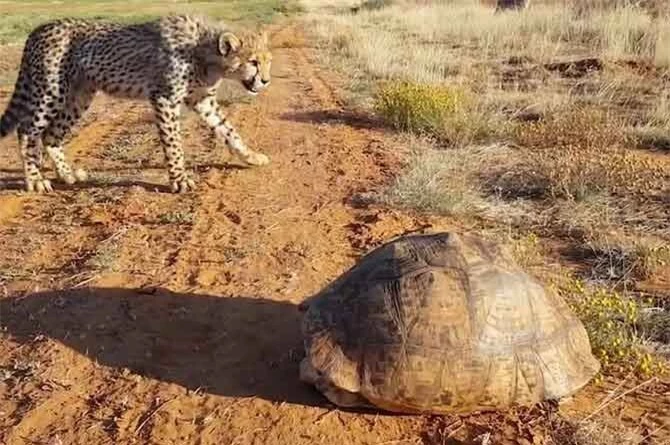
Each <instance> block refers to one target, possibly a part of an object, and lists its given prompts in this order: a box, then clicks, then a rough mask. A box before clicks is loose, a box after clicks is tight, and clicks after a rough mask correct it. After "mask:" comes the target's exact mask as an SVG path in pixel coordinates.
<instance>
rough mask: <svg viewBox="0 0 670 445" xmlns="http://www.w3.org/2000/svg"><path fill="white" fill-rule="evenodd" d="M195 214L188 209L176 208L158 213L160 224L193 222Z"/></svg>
mask: <svg viewBox="0 0 670 445" xmlns="http://www.w3.org/2000/svg"><path fill="white" fill-rule="evenodd" d="M194 219H195V216H194V215H193V212H191V211H190V210H177V211H174V212H168V213H163V214H161V215H158V222H159V223H160V224H193V220H194Z"/></svg>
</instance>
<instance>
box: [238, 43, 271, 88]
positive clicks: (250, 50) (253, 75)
mask: <svg viewBox="0 0 670 445" xmlns="http://www.w3.org/2000/svg"><path fill="white" fill-rule="evenodd" d="M239 54H240V67H239V69H238V70H237V72H236V75H237V77H238V79H239V80H240V82H242V85H244V88H245V89H246V90H247V92H248V93H249V94H252V95H256V94H258V93H259V92H260V91H262V90H263V89H265V88H267V87H268V85H270V68H271V64H272V53H271V52H270V49H269V47H268V36H267V33H265V32H261V33H259V34H256V35H251V36H242V48H241V50H240V52H239Z"/></svg>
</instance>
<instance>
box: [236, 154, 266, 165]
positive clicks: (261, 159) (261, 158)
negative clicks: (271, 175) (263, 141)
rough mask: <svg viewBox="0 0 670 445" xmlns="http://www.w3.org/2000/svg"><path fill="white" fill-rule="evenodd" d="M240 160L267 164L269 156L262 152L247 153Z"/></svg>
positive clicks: (254, 163) (252, 163)
mask: <svg viewBox="0 0 670 445" xmlns="http://www.w3.org/2000/svg"><path fill="white" fill-rule="evenodd" d="M242 160H243V161H244V162H246V163H247V164H249V165H255V166H261V165H267V164H269V163H270V158H268V157H267V156H266V155H264V154H263V153H256V152H252V153H249V155H247V156H245V157H243V158H242Z"/></svg>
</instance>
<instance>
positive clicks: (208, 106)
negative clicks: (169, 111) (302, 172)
mask: <svg viewBox="0 0 670 445" xmlns="http://www.w3.org/2000/svg"><path fill="white" fill-rule="evenodd" d="M193 109H194V110H195V111H196V112H197V113H198V114H199V115H200V117H201V118H202V119H203V120H204V121H205V122H206V123H207V126H208V127H209V128H211V129H212V130H213V131H214V134H216V136H217V137H218V138H221V139H223V140H224V141H225V142H226V145H227V146H228V147H229V148H230V149H231V150H232V151H233V153H235V154H236V155H237V156H238V157H239V158H240V159H242V160H243V161H244V162H245V163H247V164H249V165H266V164H268V163H269V162H270V159H269V158H268V157H267V156H266V155H264V154H263V153H258V152H256V151H253V150H251V149H249V148H248V147H247V146H246V145H245V144H244V142H243V141H242V138H241V137H240V135H239V134H238V133H237V131H236V130H235V128H234V127H233V126H232V125H231V124H230V122H229V121H228V119H227V118H226V115H225V114H224V113H223V111H222V110H221V108H220V107H219V103H218V102H217V100H216V91H215V90H214V91H213V92H210V93H209V94H207V96H205V97H204V98H203V99H201V100H199V101H197V102H196V103H195V104H194V105H193Z"/></svg>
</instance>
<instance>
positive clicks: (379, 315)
mask: <svg viewBox="0 0 670 445" xmlns="http://www.w3.org/2000/svg"><path fill="white" fill-rule="evenodd" d="M301 307H302V309H303V310H304V311H305V313H304V316H303V324H302V330H303V335H304V339H305V340H304V341H305V350H306V357H305V359H304V360H303V361H302V363H301V367H300V368H301V370H300V374H301V379H302V380H304V381H306V382H309V383H311V384H313V385H315V386H316V387H317V389H318V390H320V391H321V392H322V393H323V394H324V395H325V396H326V397H327V398H328V399H330V401H331V402H333V403H335V404H336V405H340V406H348V407H354V406H374V407H378V408H382V409H385V410H389V411H395V412H404V413H419V412H432V413H467V412H474V411H482V410H490V409H500V408H505V407H509V406H510V405H530V404H534V403H536V402H539V401H542V400H545V399H559V398H561V397H565V396H569V395H571V394H572V393H574V392H575V391H577V390H578V389H580V388H581V387H582V386H584V385H585V384H586V383H587V382H588V381H589V380H590V379H591V378H592V377H593V376H594V375H595V374H596V373H597V372H598V370H599V369H600V364H599V363H598V361H597V360H596V359H595V358H594V357H593V355H592V353H591V346H590V343H589V339H588V336H587V333H586V330H585V329H584V326H583V325H582V323H581V322H580V320H579V319H578V318H577V317H576V316H575V315H574V314H573V312H572V311H571V310H570V308H569V307H568V306H567V304H566V303H565V302H564V301H563V300H562V298H561V297H560V296H559V295H557V294H556V293H555V292H553V291H551V290H549V289H547V288H545V287H544V286H542V285H541V284H540V283H539V282H538V281H537V280H535V279H533V278H532V277H530V276H529V275H528V274H526V273H525V272H524V271H523V270H521V268H520V267H519V266H517V265H516V264H515V263H514V262H513V261H512V260H511V259H510V258H509V257H508V256H507V255H505V254H504V252H502V251H501V250H500V249H498V248H497V247H496V246H495V245H494V244H491V243H488V242H485V241H484V240H482V239H480V238H479V237H475V236H465V235H461V236H459V235H457V234H453V233H438V234H430V235H411V236H406V237H402V238H399V239H396V240H394V241H391V242H389V243H387V244H385V245H383V246H381V247H379V248H377V249H375V250H374V251H372V252H371V253H369V254H367V255H366V256H364V257H363V258H362V259H361V260H360V261H359V262H358V264H356V265H355V266H354V267H352V268H351V269H350V270H349V271H347V272H346V273H344V274H343V275H342V276H340V277H339V278H338V279H336V280H335V281H334V282H333V283H332V284H330V285H329V286H328V287H326V288H325V289H324V290H322V291H321V292H319V293H318V294H316V295H315V296H313V297H312V298H310V299H309V300H307V301H306V302H305V303H303V305H301Z"/></svg>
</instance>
